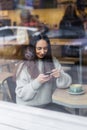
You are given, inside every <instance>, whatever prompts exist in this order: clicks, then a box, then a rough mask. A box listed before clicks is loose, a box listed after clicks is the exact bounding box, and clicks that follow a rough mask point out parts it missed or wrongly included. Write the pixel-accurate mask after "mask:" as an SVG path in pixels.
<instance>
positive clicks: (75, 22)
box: [59, 4, 85, 38]
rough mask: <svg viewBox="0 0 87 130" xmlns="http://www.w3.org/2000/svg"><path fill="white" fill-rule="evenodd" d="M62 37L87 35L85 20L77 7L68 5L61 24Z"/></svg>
mask: <svg viewBox="0 0 87 130" xmlns="http://www.w3.org/2000/svg"><path fill="white" fill-rule="evenodd" d="M59 30H60V34H61V35H60V38H82V37H84V36H85V30H84V25H83V21H82V20H81V19H80V17H79V16H78V15H77V11H76V7H75V6H74V5H71V4H70V5H68V6H67V8H66V10H65V13H64V16H63V18H62V20H61V21H60V24H59Z"/></svg>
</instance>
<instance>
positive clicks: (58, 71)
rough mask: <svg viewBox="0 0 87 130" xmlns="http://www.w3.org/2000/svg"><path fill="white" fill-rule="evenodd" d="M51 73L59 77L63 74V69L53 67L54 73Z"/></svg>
mask: <svg viewBox="0 0 87 130" xmlns="http://www.w3.org/2000/svg"><path fill="white" fill-rule="evenodd" d="M50 75H51V76H53V77H55V78H59V77H60V76H61V70H58V69H53V70H52V73H51V74H50Z"/></svg>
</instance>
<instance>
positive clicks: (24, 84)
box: [15, 67, 41, 101]
mask: <svg viewBox="0 0 87 130" xmlns="http://www.w3.org/2000/svg"><path fill="white" fill-rule="evenodd" d="M16 85H17V86H16V90H15V91H16V96H17V97H20V98H22V100H24V101H27V100H31V99H32V98H33V97H34V96H35V95H36V94H37V92H38V88H39V87H40V86H41V84H40V83H39V82H38V81H37V79H34V80H32V79H31V77H30V75H29V73H28V72H27V68H25V67H23V69H22V71H21V73H20V75H19V76H18V78H17V80H16Z"/></svg>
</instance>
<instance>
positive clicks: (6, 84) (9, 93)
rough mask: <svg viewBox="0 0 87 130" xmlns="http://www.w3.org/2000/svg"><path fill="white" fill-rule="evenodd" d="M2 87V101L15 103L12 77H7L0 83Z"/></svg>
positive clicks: (14, 84)
mask: <svg viewBox="0 0 87 130" xmlns="http://www.w3.org/2000/svg"><path fill="white" fill-rule="evenodd" d="M2 87H3V89H2V90H3V100H4V101H9V102H13V103H16V94H15V88H16V82H15V81H14V80H13V76H11V77H7V78H6V79H4V80H3V82H2Z"/></svg>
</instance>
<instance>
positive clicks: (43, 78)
mask: <svg viewBox="0 0 87 130" xmlns="http://www.w3.org/2000/svg"><path fill="white" fill-rule="evenodd" d="M50 79H51V76H50V75H44V74H39V76H38V77H37V80H38V81H39V82H40V83H45V82H47V81H49V80H50Z"/></svg>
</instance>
